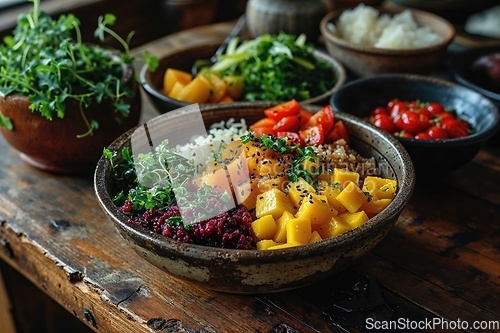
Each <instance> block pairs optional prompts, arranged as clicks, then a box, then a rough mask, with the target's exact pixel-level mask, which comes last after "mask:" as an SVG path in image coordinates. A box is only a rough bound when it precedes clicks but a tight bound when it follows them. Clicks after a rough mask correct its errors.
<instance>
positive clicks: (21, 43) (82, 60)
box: [0, 0, 154, 137]
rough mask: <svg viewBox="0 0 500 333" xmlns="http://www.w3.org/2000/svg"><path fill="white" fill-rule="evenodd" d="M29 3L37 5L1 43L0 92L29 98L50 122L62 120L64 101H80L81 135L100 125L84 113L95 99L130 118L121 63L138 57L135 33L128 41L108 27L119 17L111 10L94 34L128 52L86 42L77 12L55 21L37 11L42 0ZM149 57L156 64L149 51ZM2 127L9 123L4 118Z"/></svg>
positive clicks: (131, 93) (149, 61) (18, 21)
mask: <svg viewBox="0 0 500 333" xmlns="http://www.w3.org/2000/svg"><path fill="white" fill-rule="evenodd" d="M29 1H30V2H33V4H34V6H33V9H32V10H31V11H30V12H29V14H21V15H20V16H19V17H18V20H17V25H16V28H15V29H14V31H13V35H12V36H7V37H5V38H4V43H3V44H0V93H2V94H3V95H5V96H7V95H9V94H11V93H17V94H20V95H25V96H27V97H28V99H29V101H30V103H31V105H30V109H31V110H32V111H36V112H39V113H40V114H41V115H42V116H43V117H45V118H46V119H48V120H52V119H54V118H56V117H58V118H64V116H65V114H66V102H67V101H68V100H74V101H76V102H77V103H78V104H79V105H80V110H79V112H80V113H81V116H82V118H83V120H84V122H85V124H86V125H87V128H88V131H87V132H86V133H82V134H81V135H79V137H84V136H87V135H92V134H93V132H94V131H95V130H96V129H97V128H98V127H99V126H98V124H97V122H96V121H95V120H93V119H87V117H86V115H85V109H86V108H87V107H88V106H89V105H90V104H92V103H101V102H102V101H104V100H110V101H112V102H113V104H114V106H115V109H116V112H119V113H120V114H122V115H124V116H127V115H128V113H129V111H130V105H128V104H126V103H125V102H124V99H123V97H132V96H133V94H134V93H133V91H132V90H131V89H130V88H129V87H127V86H126V85H123V82H121V79H122V75H123V70H122V66H123V65H124V64H125V65H126V64H131V63H132V62H133V61H134V58H133V57H131V56H130V50H129V47H128V40H129V38H130V37H131V36H132V34H131V35H129V38H128V39H127V40H124V39H122V38H121V37H120V36H118V35H117V34H116V33H115V32H114V31H113V30H111V29H110V28H109V26H111V25H113V24H114V23H115V21H116V17H114V16H113V15H112V14H107V15H105V16H104V17H100V18H99V21H98V28H97V30H96V36H98V37H99V38H100V39H101V41H102V40H103V39H104V37H105V34H110V35H111V36H113V37H114V38H116V39H117V40H118V41H119V42H120V43H121V44H122V45H123V47H124V49H125V52H124V53H118V52H116V51H112V50H109V49H105V48H103V47H100V46H98V45H90V44H84V43H83V42H82V40H81V33H80V28H79V27H80V21H79V20H78V19H77V18H76V17H75V16H74V15H72V14H68V15H61V16H60V17H59V18H58V19H52V18H51V17H50V16H49V15H48V14H46V13H44V12H42V11H40V10H39V4H40V0H29ZM75 35H76V37H75ZM146 58H147V61H148V63H151V64H153V65H154V61H153V60H152V59H149V58H150V56H149V55H147V57H146ZM0 126H7V127H9V122H7V121H6V120H5V117H3V118H2V119H1V120H0Z"/></svg>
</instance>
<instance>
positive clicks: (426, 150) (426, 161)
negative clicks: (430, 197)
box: [331, 74, 499, 174]
mask: <svg viewBox="0 0 500 333" xmlns="http://www.w3.org/2000/svg"><path fill="white" fill-rule="evenodd" d="M360 96H361V97H360ZM394 98H398V99H400V100H402V101H411V100H419V101H421V102H438V103H441V104H443V105H444V106H445V107H446V108H450V109H454V110H456V112H457V114H458V115H459V116H460V117H461V118H463V119H465V120H467V121H469V123H470V124H471V125H472V126H473V127H474V128H475V130H476V132H475V133H473V134H471V135H469V136H466V137H463V138H457V139H445V140H418V139H407V138H401V137H397V139H398V140H399V141H400V142H401V143H402V144H403V146H404V147H405V148H406V150H407V151H408V153H409V154H410V156H411V158H412V160H413V164H414V166H415V169H416V170H417V174H424V173H432V174H439V173H446V172H451V171H453V170H455V169H457V168H460V167H461V166H463V165H464V164H466V163H467V162H469V161H470V160H472V159H473V158H474V156H476V154H477V153H478V152H479V149H480V148H481V146H482V145H483V144H484V143H485V142H486V141H487V140H488V139H489V138H491V137H492V136H493V135H494V134H495V132H496V131H497V130H498V127H499V115H498V109H497V107H496V106H495V105H494V104H493V103H492V102H491V101H490V100H489V99H488V98H486V97H484V96H482V95H481V94H479V93H477V92H475V91H472V90H470V89H468V88H465V87H462V86H460V85H458V84H455V83H452V82H448V81H445V80H441V79H437V78H432V77H427V76H421V75H410V74H385V75H377V76H374V77H370V78H362V79H358V80H355V81H352V82H350V83H348V84H346V85H345V86H344V87H342V89H339V91H338V92H337V93H336V94H335V95H334V96H332V99H331V104H332V106H333V108H334V109H335V110H337V111H341V112H346V113H349V114H353V115H355V116H358V117H367V116H369V114H370V111H371V110H373V108H374V107H376V106H379V105H386V104H387V102H388V101H389V100H391V99H394Z"/></svg>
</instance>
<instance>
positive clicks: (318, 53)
mask: <svg viewBox="0 0 500 333" xmlns="http://www.w3.org/2000/svg"><path fill="white" fill-rule="evenodd" d="M221 42H222V41H220V42H217V41H211V42H207V43H198V44H194V45H190V46H185V47H183V48H180V49H177V50H175V51H174V52H168V53H165V54H163V55H162V56H160V57H159V61H160V62H161V61H162V59H164V58H165V57H169V56H171V55H173V54H176V53H180V52H188V51H191V50H196V49H198V48H204V47H207V46H208V47H214V48H216V47H218V46H219V45H220V44H221ZM313 54H314V56H315V57H316V58H318V59H319V60H323V61H326V62H328V63H329V64H330V65H331V66H332V71H333V73H334V75H335V77H336V79H337V81H336V82H335V84H334V85H333V86H332V87H331V88H330V89H329V90H327V91H326V92H324V93H323V94H321V95H318V96H314V97H311V98H309V99H307V100H303V101H299V102H300V103H301V104H314V103H317V102H319V101H322V100H327V99H328V98H329V97H330V96H331V95H332V94H333V93H335V91H337V90H338V89H339V88H340V87H341V86H342V85H343V84H344V83H345V82H346V80H347V74H346V70H345V68H344V66H343V65H342V64H341V63H340V62H339V61H338V60H337V59H335V58H334V57H332V56H330V55H329V54H328V53H327V52H325V51H323V50H320V49H317V48H315V49H314V50H313ZM157 70H158V69H157ZM139 80H140V84H141V86H142V88H143V89H144V90H145V91H146V92H147V93H148V94H150V95H151V96H153V97H154V98H157V99H159V100H161V101H164V102H167V103H170V104H173V105H175V106H176V107H179V108H180V107H183V106H187V105H189V104H188V103H185V102H181V101H178V100H176V99H173V98H170V97H168V96H166V95H164V94H162V93H161V92H160V91H159V90H158V89H156V88H155V87H154V85H153V83H152V82H151V75H150V71H149V69H148V65H147V64H144V65H143V66H142V67H141V69H140V71H139ZM260 102H262V103H266V102H269V101H254V102H253V101H234V102H231V103H227V104H230V105H241V103H260ZM272 102H285V101H272ZM212 104H213V105H217V104H218V103H202V104H200V105H212Z"/></svg>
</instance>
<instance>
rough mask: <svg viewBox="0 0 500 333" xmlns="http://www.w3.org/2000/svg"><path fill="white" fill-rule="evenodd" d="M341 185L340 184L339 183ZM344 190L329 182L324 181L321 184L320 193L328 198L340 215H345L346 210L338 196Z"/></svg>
mask: <svg viewBox="0 0 500 333" xmlns="http://www.w3.org/2000/svg"><path fill="white" fill-rule="evenodd" d="M338 184H339V185H340V183H338ZM341 191H342V190H341V189H340V186H336V185H334V184H331V183H330V182H327V181H322V182H320V183H319V193H320V194H321V195H323V196H325V197H326V199H327V200H328V203H329V204H330V206H331V207H333V208H334V209H335V210H336V211H337V212H338V213H343V212H345V211H346V208H345V207H344V206H342V204H341V203H340V202H339V201H338V200H337V196H338V195H339V194H340V192H341Z"/></svg>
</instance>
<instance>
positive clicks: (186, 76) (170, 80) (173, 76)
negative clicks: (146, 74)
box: [163, 68, 193, 95]
mask: <svg viewBox="0 0 500 333" xmlns="http://www.w3.org/2000/svg"><path fill="white" fill-rule="evenodd" d="M192 79H193V75H191V74H190V73H188V72H184V71H181V70H178V69H174V68H167V70H166V71H165V75H164V76H163V90H164V91H165V92H166V93H167V95H170V92H171V90H172V88H173V86H174V85H175V83H176V82H179V83H180V84H182V85H183V86H186V85H187V84H188V83H189V82H191V80H192Z"/></svg>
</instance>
